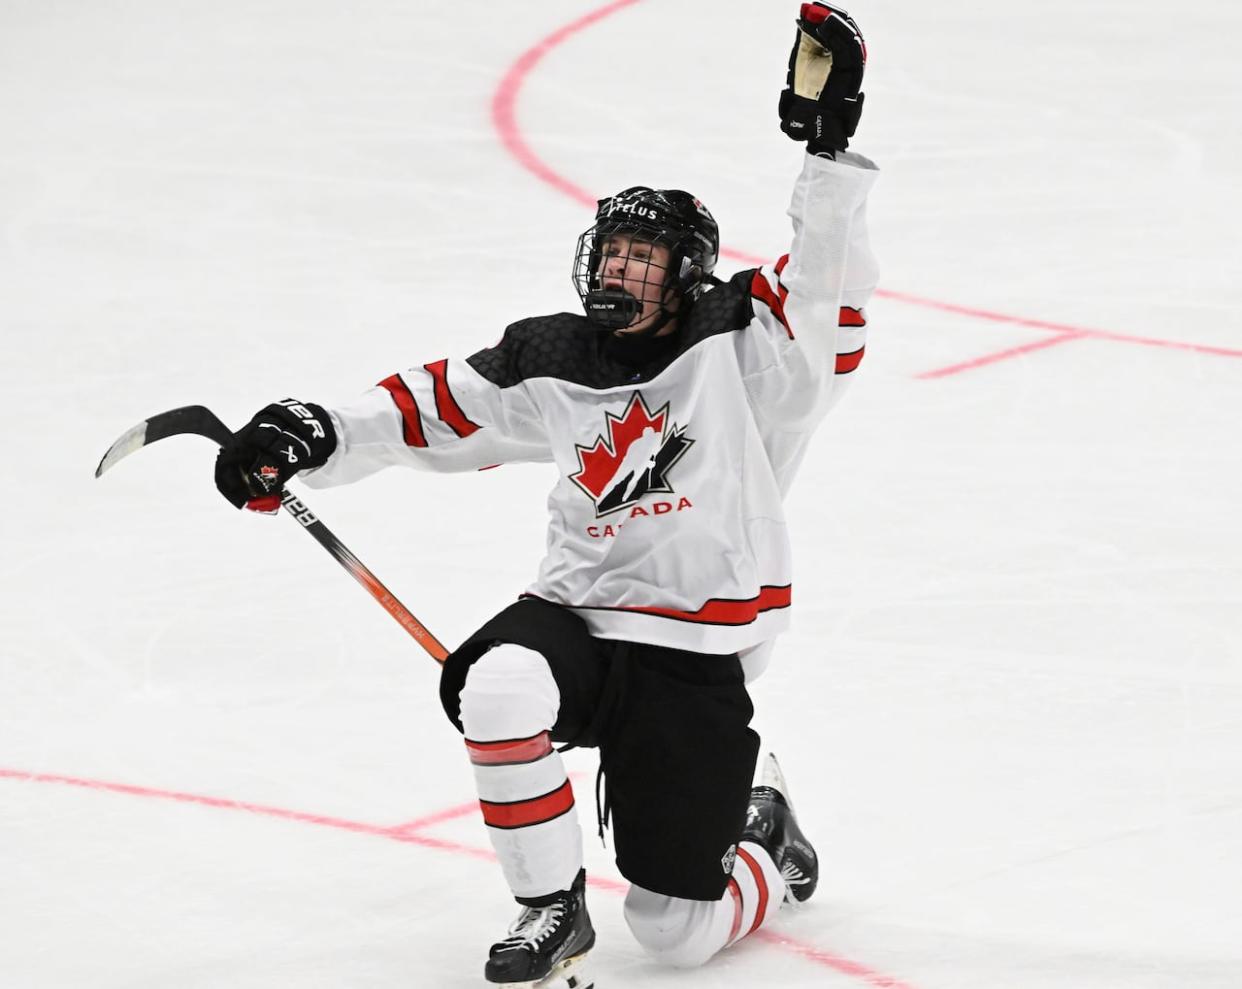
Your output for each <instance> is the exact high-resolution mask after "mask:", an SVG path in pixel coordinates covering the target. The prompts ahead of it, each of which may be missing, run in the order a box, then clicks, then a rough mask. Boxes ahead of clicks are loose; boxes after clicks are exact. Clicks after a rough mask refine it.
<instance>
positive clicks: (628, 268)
mask: <svg viewBox="0 0 1242 989" xmlns="http://www.w3.org/2000/svg"><path fill="white" fill-rule="evenodd" d="M600 255H601V256H600V262H599V280H600V286H601V287H602V288H605V289H623V290H625V291H626V292H628V293H629V294H630V295H632V296H634V298H636V299H637V300H638V302H639V304H640V305H641V306H642V308H641V309H640V310H639V313H638V318H637V319H636V320H634V322H633V323H631V324H630V325H629V326H627V327H625V328H624V329H620V330H617V331H616V332H617V333H641V332H642V331H643V330H645V329H647V327H649V326H650V325H651V324H652V323H654V322H655V321H656V320H657V319H658V318H659V316H660V300H661V298H662V297H665V298H668V297H669V296H670V295H671V292H670V293H666V292H665V289H664V283H665V280H666V278H667V276H668V265H669V249H668V248H667V247H665V246H664V245H663V244H653V243H651V242H650V241H647V240H640V239H638V238H636V237H629V236H627V235H625V234H613V235H612V236H610V237H608V238H607V239H606V240H605V241H604V243H603V245H602V247H601V249H600ZM667 307H668V308H669V309H673V308H675V304H674V303H672V302H671V301H670V302H669V304H668V306H667ZM673 329H674V326H673V324H672V323H671V322H670V323H668V324H667V325H665V326H662V327H661V328H660V329H659V330H658V331H657V333H656V335H657V336H663V335H664V334H665V333H672V332H673Z"/></svg>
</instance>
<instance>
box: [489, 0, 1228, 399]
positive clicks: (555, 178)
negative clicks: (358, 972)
mask: <svg viewBox="0 0 1242 989" xmlns="http://www.w3.org/2000/svg"><path fill="white" fill-rule="evenodd" d="M641 2H642V0H613V2H612V3H608V4H605V5H604V6H602V7H597V8H596V9H595V10H592V11H590V12H588V13H586V14H583V15H582V16H581V17H579V18H577V19H576V20H573V21H570V22H569V23H568V24H564V25H562V26H561V27H559V28H557V29H556V30H555V31H553V32H552V33H551V34H549V35H547V36H546V37H544V38H543V39H541V40H540V41H537V42H536V43H535V44H534V45H532V46H531V47H530V48H528V49H526V50H525V51H524V52H522V54H521V55H519V56H518V58H517V60H516V61H515V62H514V63H513V64H512V65H510V66H509V68H508V69H507V70H506V71H505V74H504V75H503V76H501V78H500V82H499V83H497V85H496V89H495V91H494V92H493V94H492V124H493V126H494V127H495V128H496V133H497V134H498V135H499V136H500V141H501V143H502V144H503V145H504V147H505V149H506V150H507V151H508V152H509V153H510V154H511V155H512V156H513V157H514V158H515V159H516V160H517V162H518V164H520V165H521V166H522V167H523V168H525V169H526V170H527V171H528V172H530V173H531V174H532V175H534V176H535V178H537V179H539V181H541V182H544V183H546V184H547V185H550V186H551V187H552V188H553V189H555V190H556V191H557V192H560V193H562V194H563V195H566V196H568V197H569V198H570V199H572V200H574V201H575V202H578V203H581V204H582V205H583V206H588V207H590V208H591V209H592V210H593V209H595V205H596V201H597V199H598V197H597V196H595V195H593V194H592V193H591V192H589V191H587V190H586V189H584V188H583V187H582V186H580V185H577V184H576V183H574V182H572V181H571V180H570V179H568V178H566V177H565V176H564V175H562V174H561V173H560V172H558V171H557V170H556V169H554V168H553V167H552V166H551V165H549V164H548V163H547V162H545V161H544V160H543V159H542V158H540V157H539V155H537V154H536V153H535V151H534V149H533V148H532V147H531V146H530V143H529V142H528V141H527V139H526V136H525V134H523V132H522V128H521V126H520V125H519V124H518V121H517V101H518V96H519V95H520V94H521V90H522V86H523V85H524V84H525V82H526V80H527V78H528V77H529V76H530V74H531V73H532V72H533V71H534V69H535V68H536V67H537V66H538V65H539V63H540V62H541V61H543V58H544V56H545V55H547V54H548V53H549V52H551V51H552V50H553V49H554V48H556V47H558V46H559V45H561V44H564V43H565V42H566V41H568V40H569V39H570V38H572V37H573V36H574V35H576V34H579V33H580V32H582V31H584V30H586V29H587V28H589V27H591V26H592V25H594V24H597V23H599V22H600V21H602V20H605V19H606V18H608V17H611V16H612V15H613V14H615V13H617V12H618V11H621V10H624V9H625V8H627V7H633V6H636V5H637V4H639V3H641ZM720 256H721V257H725V258H729V259H731V260H734V261H740V262H742V263H743V264H766V263H767V262H768V261H769V260H770V259H769V258H761V257H758V256H756V255H754V254H750V253H748V252H746V251H741V250H738V249H736V248H732V247H728V246H725V247H722V248H721V250H720ZM876 295H877V296H879V297H880V298H884V299H891V300H893V301H894V302H901V303H905V304H907V305H911V306H920V307H922V308H925V309H938V310H940V311H941V312H950V313H954V314H956V315H959V316H967V317H969V318H971V319H980V320H985V321H987V322H991V323H1001V324H1008V325H1012V326H1027V327H1031V328H1034V329H1042V330H1053V331H1056V332H1058V333H1060V334H1062V336H1061V337H1055V338H1053V339H1052V340H1050V341H1048V342H1045V343H1041V344H1030V345H1026V346H1023V347H1007V348H1006V349H1004V350H1001V351H997V352H995V353H992V354H988V355H985V356H983V357H979V358H976V359H974V360H970V361H963V362H961V363H957V364H953V365H950V366H948V367H943V368H938V369H936V370H933V371H925V372H923V373H922V374H919V375H917V377H919V378H942V377H947V376H949V375H951V374H959V373H961V372H962V371H969V370H972V369H974V368H978V367H984V366H986V365H988V364H995V363H998V362H1000V361H1003V360H1007V359H1009V358H1012V357H1017V356H1020V355H1022V354H1026V353H1030V352H1031V351H1034V350H1043V349H1045V348H1046V347H1050V346H1055V345H1057V344H1061V343H1068V342H1070V341H1072V340H1081V339H1087V338H1093V339H1097V340H1112V341H1114V342H1116V343H1130V344H1138V345H1141V346H1145V347H1163V348H1166V349H1171V350H1186V351H1192V352H1194V353H1199V354H1211V355H1213V356H1217V357H1242V350H1239V349H1235V348H1232V347H1213V346H1209V345H1206V344H1198V343H1188V342H1185V341H1181V340H1164V339H1158V338H1155V337H1141V336H1134V335H1131V334H1126V333H1113V332H1111V331H1109V330H1095V329H1091V328H1090V327H1086V326H1073V325H1070V324H1068V323H1052V322H1048V321H1047V320H1041V319H1029V318H1027V317H1024V316H1013V315H1010V314H1008V313H1002V312H995V311H993V310H989V309H979V308H975V307H973V306H962V305H958V304H956V303H952V302H941V301H939V300H937V299H928V298H924V297H921V296H917V295H911V294H910V293H908V292H897V291H893V290H891V289H880V290H879V291H877V292H876Z"/></svg>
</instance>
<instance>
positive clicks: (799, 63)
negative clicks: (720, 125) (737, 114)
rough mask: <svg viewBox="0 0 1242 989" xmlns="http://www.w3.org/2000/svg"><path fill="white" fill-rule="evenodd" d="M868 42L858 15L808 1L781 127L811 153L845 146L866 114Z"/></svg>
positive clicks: (783, 102) (792, 59)
mask: <svg viewBox="0 0 1242 989" xmlns="http://www.w3.org/2000/svg"><path fill="white" fill-rule="evenodd" d="M866 64H867V45H866V42H864V41H863V36H862V32H861V31H859V30H858V25H857V24H855V23H854V19H853V18H852V17H850V16H849V14H847V13H846V12H845V11H843V10H839V9H837V8H835V7H829V6H827V5H826V4H822V3H804V4H803V5H802V12H801V16H800V17H799V18H798V36H797V37H796V38H795V39H794V46H793V51H791V52H790V53H789V74H788V76H787V77H786V88H785V90H784V91H783V92H782V93H781V100H780V115H781V130H783V131H784V132H785V133H786V134H788V135H789V136H790V137H792V138H793V139H794V140H795V141H806V142H807V151H809V152H810V153H811V154H828V155H830V156H835V152H837V151H844V150H845V149H846V148H847V147H849V143H850V142H849V139H850V138H851V137H853V136H854V131H855V129H857V127H858V118H859V117H860V116H861V115H862V105H863V94H862V93H861V92H859V90H860V88H861V87H862V79H863V69H864V68H865V67H866Z"/></svg>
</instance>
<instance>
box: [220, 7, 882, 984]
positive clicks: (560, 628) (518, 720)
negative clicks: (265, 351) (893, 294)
mask: <svg viewBox="0 0 1242 989" xmlns="http://www.w3.org/2000/svg"><path fill="white" fill-rule="evenodd" d="M865 59H866V49H865V47H864V44H863V40H862V37H861V35H860V33H859V31H858V28H857V26H856V25H855V24H854V22H853V21H852V20H851V19H850V18H849V17H848V16H847V15H846V14H845V13H844V12H843V11H839V10H836V9H834V8H831V7H828V6H826V5H824V4H822V3H809V4H804V5H803V6H802V8H801V13H800V16H799V18H798V33H797V37H796V40H795V44H794V48H793V51H792V52H791V55H790V63H789V75H788V83H787V87H786V89H785V90H784V92H783V93H782V94H781V99H780V116H781V129H782V130H783V131H785V132H786V133H787V134H788V135H789V136H791V137H793V138H794V139H795V140H799V141H805V142H806V143H807V154H806V156H805V158H804V161H803V165H802V172H801V175H800V176H799V178H798V180H797V183H796V185H795V187H794V191H793V201H792V205H791V206H790V209H789V214H790V216H791V218H792V220H793V227H794V236H793V242H792V245H791V247H790V250H789V253H788V254H787V255H786V256H784V257H782V258H780V259H779V260H777V261H775V262H774V263H773V264H770V265H766V266H764V267H762V268H759V269H756V270H749V271H743V272H741V273H740V274H737V275H735V276H734V277H732V278H731V279H729V280H728V281H726V282H721V281H719V280H717V279H716V278H715V277H714V276H713V270H714V268H715V265H716V259H717V254H718V251H719V237H718V232H717V227H716V222H715V220H714V219H713V218H712V216H711V214H710V213H709V212H708V210H707V208H706V207H705V206H704V205H703V204H702V203H701V202H699V201H698V200H697V199H695V198H694V197H693V196H691V195H689V194H688V193H685V192H681V191H677V190H655V189H651V188H647V187H644V186H635V187H633V188H630V189H627V190H625V191H624V192H621V193H619V194H617V195H615V196H612V197H610V198H608V199H605V200H602V201H601V202H600V204H599V210H598V212H597V214H596V218H595V222H594V224H593V225H592V226H591V227H590V228H589V229H588V230H587V231H586V232H585V233H583V234H582V236H581V237H580V238H579V241H578V249H577V256H576V259H575V263H574V269H573V281H574V285H575V286H576V288H577V291H578V293H579V295H580V297H581V299H582V302H583V306H584V309H585V316H584V315H573V314H570V313H559V314H557V315H553V316H541V317H535V318H532V319H523V320H520V321H518V322H516V323H513V324H512V325H510V326H509V327H508V328H507V329H506V330H505V333H504V336H503V339H502V340H501V341H500V342H499V343H498V344H497V345H496V346H494V347H490V348H488V349H485V350H481V351H479V352H478V353H476V354H474V355H473V356H471V357H469V358H466V359H465V360H436V361H432V362H430V363H427V364H422V365H416V366H415V367H412V368H411V369H409V370H406V371H403V372H401V373H398V374H393V375H392V376H391V377H388V378H385V379H384V380H383V381H381V382H380V383H379V385H377V386H376V387H375V388H373V389H371V390H370V391H368V392H366V393H364V394H363V395H362V396H361V397H359V398H358V399H356V400H355V401H353V402H350V403H349V404H345V405H342V406H339V407H335V408H330V409H329V408H324V407H322V406H318V405H313V404H310V403H301V402H294V401H292V400H288V401H286V402H281V403H277V404H274V405H270V406H268V407H267V408H265V409H263V410H262V411H261V412H259V413H258V414H257V415H256V416H255V417H254V419H253V420H251V422H250V423H249V424H248V425H246V426H245V427H244V428H243V429H242V430H240V431H239V432H238V433H237V434H235V436H234V437H233V440H232V442H231V443H229V444H228V445H226V446H225V447H224V448H223V449H222V450H221V452H220V456H219V459H218V461H217V466H216V483H217V485H218V487H219V488H220V490H221V492H222V493H223V494H224V495H225V497H227V498H228V499H229V500H230V501H231V502H232V503H233V504H234V505H237V506H238V507H241V506H242V505H245V504H248V503H250V504H252V505H255V506H258V505H261V504H263V503H265V501H266V503H269V504H270V500H271V495H272V494H273V493H277V492H279V490H280V488H281V486H282V485H283V484H284V482H285V481H287V480H288V479H289V478H291V477H293V476H295V475H297V476H299V477H301V478H302V479H303V480H304V481H305V482H306V483H307V484H308V485H310V486H312V487H315V486H325V485H335V484H345V483H349V482H352V481H356V480H358V479H360V478H362V477H364V476H366V475H368V474H371V473H373V472H374V471H377V470H379V469H381V468H383V467H386V466H389V465H394V464H400V465H406V466H412V467H419V468H424V469H429V470H436V471H468V470H476V469H479V468H482V467H487V466H491V465H493V464H499V463H511V462H516V461H550V462H553V463H555V464H556V467H557V469H558V471H559V478H558V480H557V483H556V486H555V488H554V489H553V492H552V494H551V497H550V499H549V509H550V513H551V519H550V531H549V535H548V552H547V556H546V557H545V559H544V560H543V562H542V564H541V566H540V568H539V573H538V576H537V578H536V580H535V581H534V583H533V584H532V585H531V587H530V588H529V589H528V591H527V592H526V593H525V594H523V595H522V596H521V598H520V599H519V600H518V601H517V602H516V603H514V604H512V605H510V606H509V607H507V608H505V609H504V610H502V611H501V612H500V613H499V614H498V615H496V616H495V617H494V618H493V619H492V620H490V621H489V622H488V623H487V624H485V625H484V626H483V628H481V629H480V630H479V631H477V632H476V633H475V634H474V635H472V636H471V637H470V638H468V639H467V640H466V641H465V642H464V643H463V644H462V645H461V646H460V647H459V648H458V649H457V650H456V651H455V652H453V653H452V654H451V655H450V656H449V658H448V660H447V661H446V663H445V665H444V671H443V676H442V680H441V698H442V701H443V704H444V707H445V710H446V711H447V713H448V715H449V717H450V719H451V720H452V721H453V723H454V724H455V725H456V726H457V727H458V728H459V729H460V730H462V731H463V733H464V736H465V747H466V751H467V753H468V756H469V759H470V762H471V763H472V765H473V772H474V777H475V782H476V785H477V788H478V793H479V798H480V806H481V808H482V813H483V819H484V821H485V823H486V825H487V830H488V834H489V836H490V838H491V841H492V844H493V846H494V847H495V850H496V853H497V855H498V857H499V860H500V864H501V867H502V869H503V871H504V875H505V878H506V880H507V881H508V884H509V887H510V889H511V890H512V892H513V895H514V897H515V898H516V899H517V901H518V903H519V904H520V906H521V911H520V913H519V915H518V918H517V920H516V922H515V923H514V924H513V926H512V927H511V928H510V930H509V933H508V935H507V936H506V937H504V938H503V939H501V940H500V941H499V942H497V943H496V944H495V945H493V946H492V948H491V951H490V954H489V957H488V960H487V962H486V965H485V975H486V978H487V979H488V980H489V981H491V982H493V983H499V984H507V985H533V984H535V983H537V982H540V981H542V980H545V979H547V978H548V977H550V976H552V975H557V974H559V975H562V976H566V975H569V974H570V972H571V969H572V967H573V966H574V965H575V964H576V963H577V961H579V960H580V959H581V958H582V957H583V956H584V955H585V954H586V952H587V951H588V950H589V949H590V948H591V946H592V945H593V943H594V939H595V934H594V930H593V929H592V926H591V921H590V918H589V916H588V913H587V908H586V901H585V894H584V889H585V877H584V873H583V870H582V836H581V829H580V827H579V822H578V809H577V804H576V801H575V796H574V792H573V789H572V787H571V785H570V783H569V780H568V778H567V776H566V772H565V769H564V766H563V763H562V759H561V755H560V753H559V751H558V750H557V749H556V748H555V747H554V745H553V743H554V742H559V743H564V744H567V745H573V746H594V747H597V748H598V749H599V753H600V766H601V771H602V773H603V777H604V782H605V787H604V789H603V797H602V799H600V801H599V802H600V804H601V806H600V807H599V816H600V827H601V829H602V828H603V827H604V826H605V825H606V824H607V822H608V820H609V818H610V817H611V821H612V829H613V842H614V846H615V849H616V860H617V865H618V868H619V869H620V871H621V873H622V874H623V875H624V876H625V877H626V878H627V879H629V880H630V882H631V883H632V884H633V885H632V886H631V889H630V891H629V894H628V895H627V897H626V901H625V918H626V921H627V922H628V924H629V926H630V929H631V930H632V931H633V934H634V936H635V937H636V938H637V940H638V941H639V942H640V943H641V944H642V946H643V947H644V948H645V949H646V950H647V951H648V952H649V953H650V954H651V955H653V956H654V957H655V958H657V959H659V960H661V961H663V962H666V963H668V964H671V965H676V966H687V967H688V966H695V965H699V964H702V963H703V962H705V961H706V960H707V959H708V958H710V957H711V956H712V955H713V954H715V953H716V952H717V951H719V950H720V949H722V948H725V947H727V946H728V945H731V944H734V943H736V942H737V941H739V940H740V939H742V938H744V937H746V936H747V935H748V934H750V933H752V932H754V931H755V930H757V929H758V928H759V927H760V926H762V925H763V924H765V923H766V922H767V921H769V920H770V919H771V918H772V916H773V915H774V914H775V913H776V911H777V908H778V906H779V905H780V903H781V902H782V900H784V899H793V900H805V899H806V898H807V897H809V896H810V895H811V893H812V892H813V891H814V889H815V884H816V880H817V873H818V865H817V861H816V856H815V852H814V851H813V850H812V849H811V847H810V845H809V844H808V843H807V841H806V839H805V838H804V837H803V835H802V832H801V831H800V830H799V827H798V825H797V823H796V821H795V819H794V815H793V811H792V808H791V806H790V804H789V802H788V798H787V793H786V792H785V787H784V783H783V781H782V780H781V779H780V776H779V772H777V771H776V767H775V763H774V761H771V760H769V762H768V766H767V770H766V772H765V774H764V777H763V782H762V785H760V786H758V787H755V788H753V789H752V785H751V783H752V780H753V778H754V773H755V766H756V759H757V755H758V749H759V742H758V738H757V736H756V735H755V733H754V732H753V731H752V730H751V729H750V728H749V722H750V719H751V715H752V706H751V701H750V698H749V695H748V693H747V689H746V686H745V679H746V675H747V673H752V674H753V673H754V672H756V671H757V670H758V669H759V668H760V667H761V666H762V665H763V664H764V663H765V662H766V657H767V655H768V652H769V647H770V641H771V640H772V638H773V637H774V636H775V635H776V634H777V633H779V632H780V631H781V630H782V629H784V628H785V626H786V623H787V616H788V613H789V607H790V601H791V563H790V546H789V539H788V536H787V534H786V526H785V522H784V514H783V509H782V498H783V496H784V494H785V492H786V491H787V489H788V487H789V484H790V482H791V480H792V478H793V475H794V472H795V471H796V469H797V467H798V465H799V463H800V461H801V459H802V457H803V454H804V453H805V451H806V449H807V445H808V443H809V441H810V438H811V434H812V433H813V431H814V430H815V428H816V427H817V425H818V424H819V422H820V421H821V420H822V418H823V417H824V415H825V414H826V413H827V412H828V410H829V409H830V408H831V407H832V406H833V404H834V403H835V402H836V401H837V399H838V398H839V397H840V395H841V393H842V391H843V390H844V388H845V385H846V383H847V382H848V380H849V374H850V372H852V371H853V370H854V369H855V368H856V367H857V366H858V363H859V361H860V360H861V358H862V355H863V344H864V333H865V326H866V319H865V316H864V312H863V306H864V304H865V303H866V302H867V300H868V298H869V297H870V294H871V292H872V289H873V287H874V285H875V281H876V268H875V264H874V260H873V258H872V255H871V252H870V249H869V246H868V243H867V232H866V222H865V202H866V197H867V192H868V190H869V188H870V187H871V185H872V182H873V180H874V179H875V177H876V174H877V173H876V170H875V166H874V165H873V164H871V162H869V161H868V160H867V159H865V158H863V157H861V156H859V155H856V154H853V153H851V152H848V151H846V150H845V149H846V147H847V144H848V138H849V137H851V136H852V135H853V133H854V128H855V126H856V125H857V122H858V116H859V112H860V110H861V105H862V95H861V93H860V92H859V87H860V85H861V81H862V74H863V66H864V63H865ZM571 984H572V983H571Z"/></svg>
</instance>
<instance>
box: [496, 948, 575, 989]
mask: <svg viewBox="0 0 1242 989" xmlns="http://www.w3.org/2000/svg"><path fill="white" fill-rule="evenodd" d="M587 954H588V953H587V952H585V951H584V952H583V953H582V954H580V955H574V956H573V957H572V958H562V959H561V960H560V961H559V962H557V963H556V965H555V967H553V969H552V971H551V972H549V973H548V974H547V975H546V976H544V977H543V978H542V979H537V980H536V981H534V982H503V983H495V982H492V983H488V984H489V985H494V986H498V987H501V989H595V983H594V982H592V981H591V980H590V979H588V978H585V977H584V976H583V974H582V966H583V963H584V962H585V961H586V956H587Z"/></svg>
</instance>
